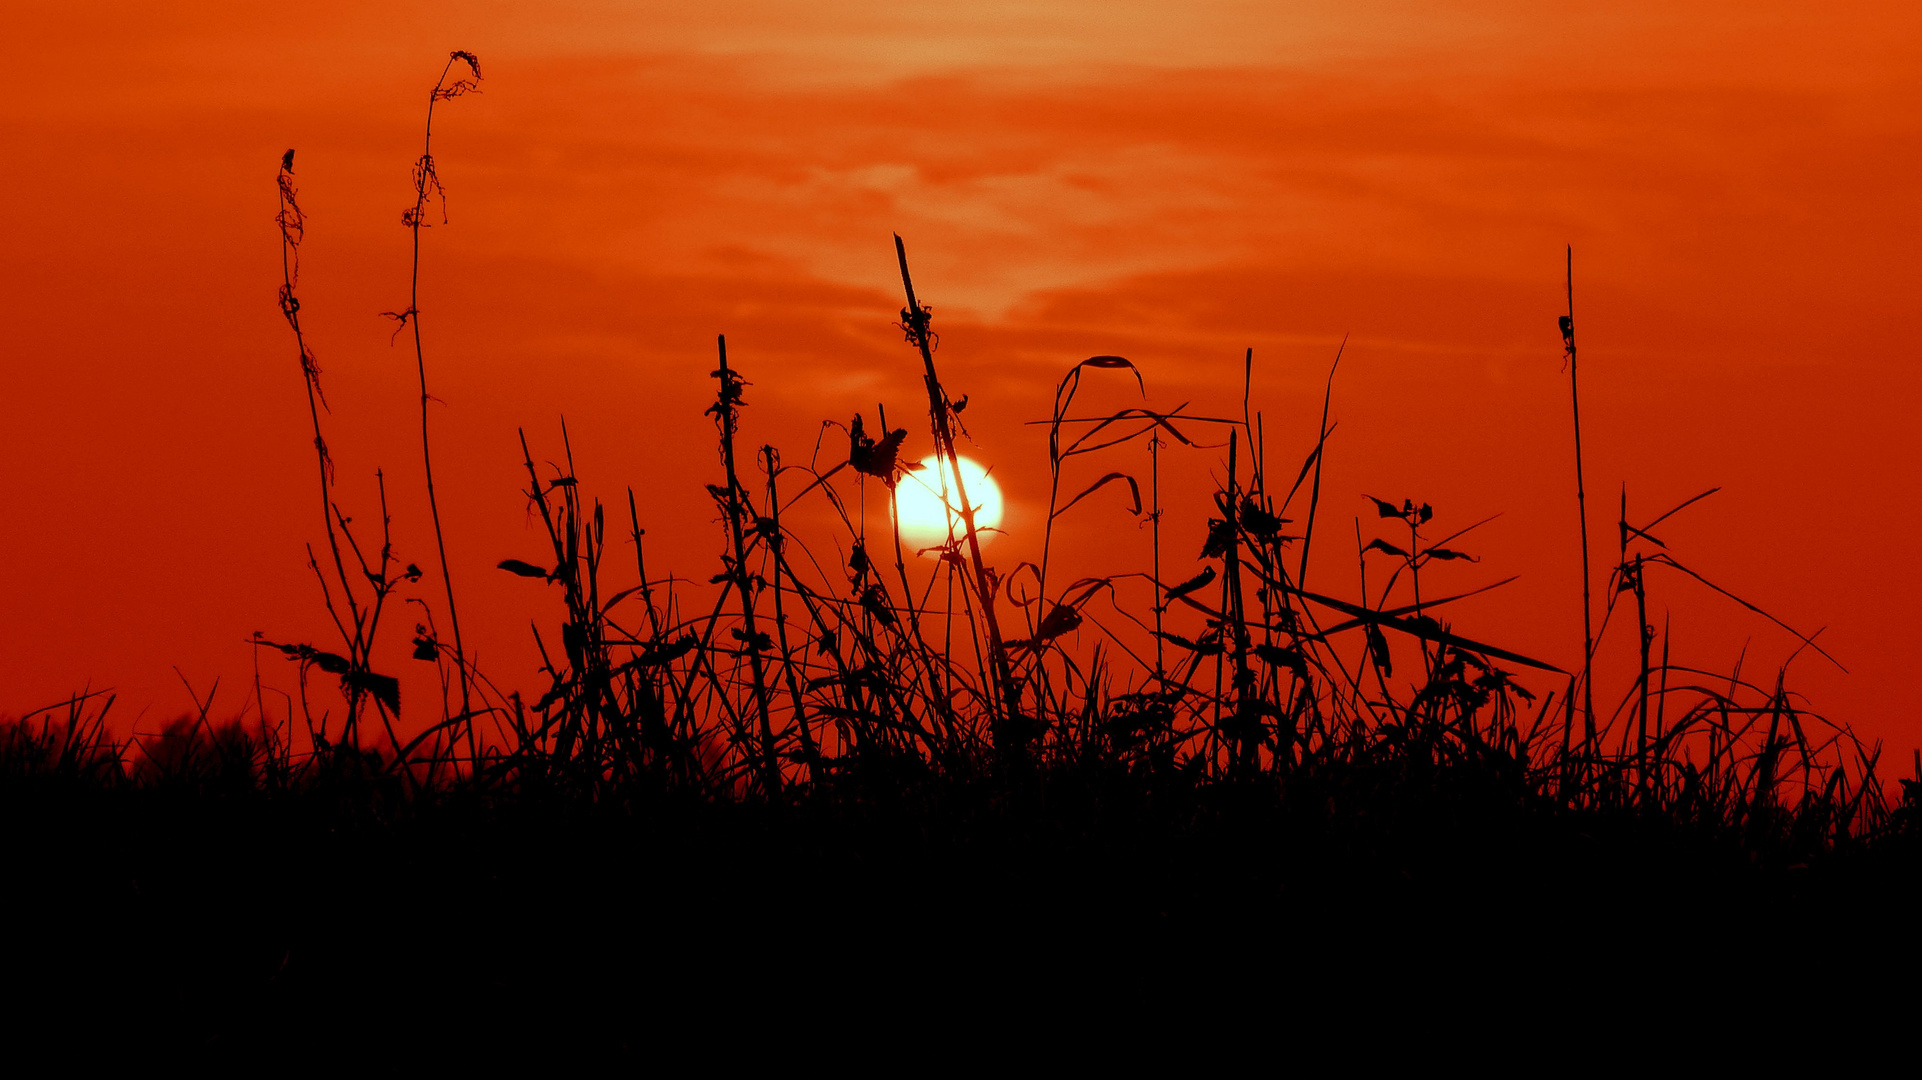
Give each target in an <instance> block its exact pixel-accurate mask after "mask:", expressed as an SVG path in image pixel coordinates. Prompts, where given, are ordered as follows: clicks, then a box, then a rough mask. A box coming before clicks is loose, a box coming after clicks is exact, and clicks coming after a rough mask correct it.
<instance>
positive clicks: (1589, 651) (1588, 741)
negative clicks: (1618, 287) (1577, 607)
mask: <svg viewBox="0 0 1922 1080" xmlns="http://www.w3.org/2000/svg"><path fill="white" fill-rule="evenodd" d="M1567 281H1568V314H1567V315H1564V316H1562V344H1563V347H1564V348H1566V349H1567V351H1568V395H1569V401H1570V403H1571V404H1572V405H1573V406H1574V412H1575V507H1576V509H1577V510H1578V511H1579V512H1580V514H1581V518H1582V739H1583V743H1584V746H1585V748H1587V749H1592V748H1593V745H1594V742H1595V685H1594V682H1595V681H1594V678H1593V676H1594V665H1595V604H1594V601H1593V599H1592V598H1591V595H1590V593H1591V589H1592V584H1591V575H1590V573H1589V567H1588V492H1587V490H1586V488H1585V487H1584V486H1583V484H1582V393H1581V383H1580V380H1579V379H1578V378H1577V370H1576V367H1577V365H1576V355H1575V247H1574V245H1572V244H1571V245H1569V247H1568V276H1567Z"/></svg>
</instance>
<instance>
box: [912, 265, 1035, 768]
mask: <svg viewBox="0 0 1922 1080" xmlns="http://www.w3.org/2000/svg"><path fill="white" fill-rule="evenodd" d="M894 254H895V258H896V259H897V260H898V261H899V262H900V264H901V288H902V289H903V290H904V291H906V293H907V295H908V306H907V310H906V311H904V312H902V320H903V322H904V323H905V325H906V327H907V331H908V336H909V337H910V338H911V339H912V340H913V342H914V344H915V346H916V347H917V348H919V349H920V351H921V363H922V365H923V367H924V368H925V370H926V380H927V389H928V413H929V417H930V419H931V420H932V421H933V424H934V438H935V452H936V453H937V454H939V455H940V456H941V458H942V460H943V461H944V462H945V464H946V465H947V468H948V471H949V472H950V473H951V474H952V479H953V480H954V493H955V497H956V499H957V500H958V501H959V502H960V507H961V523H962V525H963V526H965V527H966V529H967V532H968V558H969V561H970V562H972V563H973V565H974V586H975V589H976V591H977V593H978V595H979V598H980V604H981V615H982V621H983V622H984V623H985V624H986V626H987V631H988V664H989V667H990V670H991V671H992V673H993V678H994V681H995V684H996V687H997V689H998V690H999V692H1000V694H999V696H1000V708H1002V709H1005V710H1006V711H1007V712H1006V717H1007V719H1008V720H1015V719H1016V718H1018V717H1019V716H1020V713H1021V690H1020V687H1018V686H1016V685H1015V682H1014V677H1013V674H1012V672H1011V671H1010V670H1009V668H1008V656H1007V653H1006V652H1005V651H1004V650H1003V649H1002V647H1001V623H1000V620H999V619H997V618H996V617H995V613H994V585H993V583H992V582H991V581H990V580H989V578H988V566H987V563H986V562H985V561H984V560H983V559H982V558H981V538H980V535H979V534H978V533H977V531H976V529H975V524H974V503H973V502H972V501H971V500H970V499H969V498H968V489H967V484H966V482H965V481H963V480H962V478H961V459H960V457H959V455H957V454H956V453H955V449H954V428H953V426H952V425H951V424H950V423H949V419H948V398H947V393H946V391H944V390H943V389H942V388H941V378H940V376H939V375H937V374H935V370H934V348H933V343H932V341H931V340H930V334H929V331H928V321H929V316H928V310H927V309H926V308H924V307H922V306H921V304H920V302H919V301H918V300H916V299H915V296H914V279H913V278H912V277H910V276H909V274H908V249H907V246H906V245H905V244H903V243H902V242H901V237H900V236H899V235H896V236H895V238H894ZM997 711H998V710H997ZM996 726H999V725H996ZM994 743H995V749H996V750H1002V749H1005V748H1004V747H1003V746H1002V745H1001V739H1000V738H998V737H995V738H994Z"/></svg>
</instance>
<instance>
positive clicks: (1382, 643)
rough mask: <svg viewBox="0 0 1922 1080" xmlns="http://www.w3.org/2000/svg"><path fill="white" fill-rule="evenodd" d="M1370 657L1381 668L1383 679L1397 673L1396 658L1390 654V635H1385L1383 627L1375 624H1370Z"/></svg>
mask: <svg viewBox="0 0 1922 1080" xmlns="http://www.w3.org/2000/svg"><path fill="white" fill-rule="evenodd" d="M1368 655H1370V656H1372V657H1374V659H1375V663H1376V664H1378V665H1379V666H1380V667H1381V673H1382V677H1383V678H1387V677H1389V676H1391V675H1393V674H1394V673H1395V664H1394V658H1393V657H1391V656H1390V655H1389V654H1388V635H1386V634H1383V633H1382V632H1381V627H1380V626H1378V625H1376V624H1375V623H1369V624H1368Z"/></svg>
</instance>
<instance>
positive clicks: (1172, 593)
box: [1168, 566, 1215, 601]
mask: <svg viewBox="0 0 1922 1080" xmlns="http://www.w3.org/2000/svg"><path fill="white" fill-rule="evenodd" d="M1214 579H1215V568H1214V567H1212V566H1209V567H1204V568H1203V569H1202V571H1201V573H1199V574H1196V575H1195V576H1194V577H1191V578H1189V579H1188V580H1186V581H1184V582H1182V583H1181V584H1179V585H1176V586H1175V587H1174V588H1172V589H1169V590H1168V599H1169V600H1170V601H1173V600H1179V599H1180V598H1182V597H1184V596H1186V595H1188V594H1189V593H1191V592H1194V591H1195V590H1196V589H1199V588H1202V587H1204V586H1206V585H1207V584H1208V583H1209V582H1211V581H1213V580H1214Z"/></svg>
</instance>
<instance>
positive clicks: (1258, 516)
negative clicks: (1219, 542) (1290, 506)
mask: <svg viewBox="0 0 1922 1080" xmlns="http://www.w3.org/2000/svg"><path fill="white" fill-rule="evenodd" d="M1287 523H1288V519H1287V518H1284V517H1276V516H1275V515H1273V514H1271V513H1269V512H1268V511H1267V510H1265V509H1263V508H1262V506H1261V504H1259V503H1257V502H1255V500H1254V499H1252V498H1244V499H1242V500H1241V527H1242V528H1243V529H1245V530H1247V531H1248V533H1249V535H1251V536H1254V537H1255V538H1257V539H1259V540H1262V541H1264V542H1266V543H1270V544H1272V543H1274V542H1275V541H1276V540H1277V539H1278V538H1279V537H1280V536H1281V527H1282V526H1283V525H1285V524H1287Z"/></svg>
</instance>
